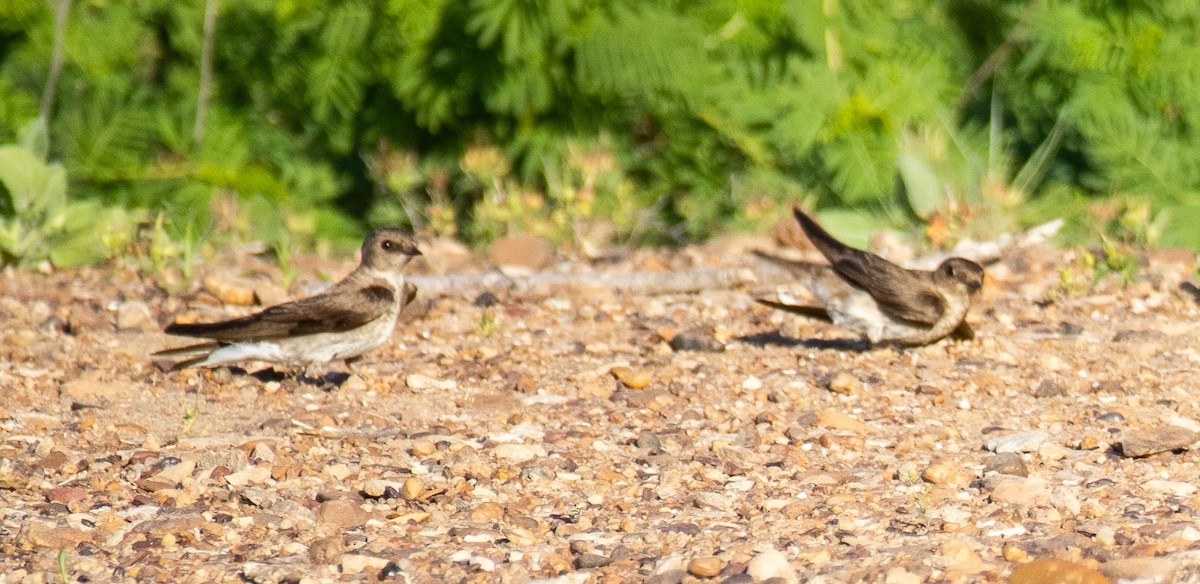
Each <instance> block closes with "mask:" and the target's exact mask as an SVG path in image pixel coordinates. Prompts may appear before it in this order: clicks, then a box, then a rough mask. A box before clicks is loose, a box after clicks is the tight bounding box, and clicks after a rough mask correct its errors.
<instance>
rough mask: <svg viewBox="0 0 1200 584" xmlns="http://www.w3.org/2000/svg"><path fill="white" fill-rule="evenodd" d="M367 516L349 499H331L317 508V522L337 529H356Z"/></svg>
mask: <svg viewBox="0 0 1200 584" xmlns="http://www.w3.org/2000/svg"><path fill="white" fill-rule="evenodd" d="M368 516H369V515H368V513H367V512H366V511H363V508H362V506H361V505H359V504H358V503H357V502H355V501H352V500H350V499H332V500H329V501H325V502H324V503H321V504H320V505H319V506H318V507H317V521H320V522H321V523H323V524H325V525H329V526H331V527H335V528H338V529H350V528H352V527H358V526H359V525H362V524H363V523H366V521H367V519H368ZM380 567H382V565H381V566H380Z"/></svg>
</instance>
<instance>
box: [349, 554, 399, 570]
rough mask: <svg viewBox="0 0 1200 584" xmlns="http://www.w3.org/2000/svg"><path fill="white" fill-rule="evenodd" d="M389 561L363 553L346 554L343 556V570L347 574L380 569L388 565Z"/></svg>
mask: <svg viewBox="0 0 1200 584" xmlns="http://www.w3.org/2000/svg"><path fill="white" fill-rule="evenodd" d="M387 564H388V561H387V560H385V559H383V558H377V557H375V556H365V555H362V554H345V555H343V556H342V572H343V573H345V574H358V573H359V572H364V571H367V570H371V571H375V572H377V571H379V570H382V569H383V568H384V566H387Z"/></svg>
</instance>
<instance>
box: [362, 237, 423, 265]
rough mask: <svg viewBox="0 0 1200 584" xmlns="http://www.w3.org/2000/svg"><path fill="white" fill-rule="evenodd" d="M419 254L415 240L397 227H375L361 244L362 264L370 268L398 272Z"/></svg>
mask: <svg viewBox="0 0 1200 584" xmlns="http://www.w3.org/2000/svg"><path fill="white" fill-rule="evenodd" d="M419 255H421V250H419V249H417V240H416V239H414V238H413V236H412V235H410V234H408V233H406V232H404V231H401V230H399V229H388V228H384V229H376V230H375V231H372V232H371V233H370V234H369V235H367V238H366V239H365V240H364V241H363V244H362V265H363V267H364V268H368V269H372V270H379V271H384V272H399V271H400V270H401V269H402V268H404V266H406V265H408V262H409V261H411V260H412V259H413V258H414V257H416V256H419Z"/></svg>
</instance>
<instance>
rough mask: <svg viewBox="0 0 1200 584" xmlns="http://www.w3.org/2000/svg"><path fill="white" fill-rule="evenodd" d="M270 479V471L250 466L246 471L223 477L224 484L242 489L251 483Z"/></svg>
mask: <svg viewBox="0 0 1200 584" xmlns="http://www.w3.org/2000/svg"><path fill="white" fill-rule="evenodd" d="M269 478H271V469H269V468H267V467H265V466H252V467H250V468H248V469H246V470H243V471H238V472H235V473H230V474H227V475H225V482H226V483H229V484H230V485H231V486H234V487H244V486H246V485H249V484H252V483H262V482H266V480H267V479H269Z"/></svg>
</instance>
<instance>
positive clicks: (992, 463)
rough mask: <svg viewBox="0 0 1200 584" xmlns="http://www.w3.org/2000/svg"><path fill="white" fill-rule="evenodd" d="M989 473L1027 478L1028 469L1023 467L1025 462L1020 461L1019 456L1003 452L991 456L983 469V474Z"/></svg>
mask: <svg viewBox="0 0 1200 584" xmlns="http://www.w3.org/2000/svg"><path fill="white" fill-rule="evenodd" d="M991 472H994V473H997V474H1005V475H1012V476H1017V477H1027V476H1029V469H1028V468H1026V467H1025V461H1024V460H1022V459H1021V455H1020V454H1017V453H1015V452H1003V453H1000V454H997V455H995V456H993V457H992V459H991V460H989V461H988V463H987V465H985V466H984V467H983V474H987V473H991Z"/></svg>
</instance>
